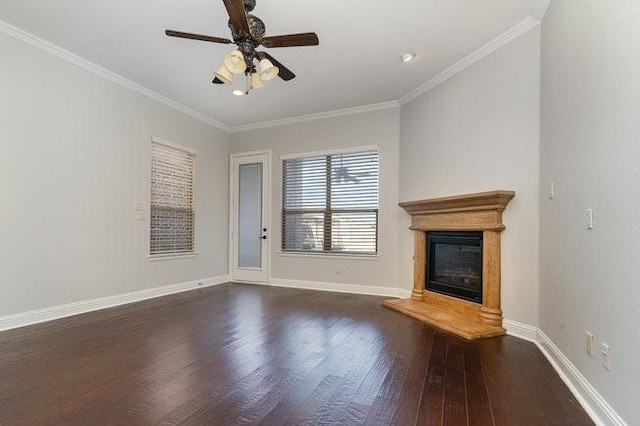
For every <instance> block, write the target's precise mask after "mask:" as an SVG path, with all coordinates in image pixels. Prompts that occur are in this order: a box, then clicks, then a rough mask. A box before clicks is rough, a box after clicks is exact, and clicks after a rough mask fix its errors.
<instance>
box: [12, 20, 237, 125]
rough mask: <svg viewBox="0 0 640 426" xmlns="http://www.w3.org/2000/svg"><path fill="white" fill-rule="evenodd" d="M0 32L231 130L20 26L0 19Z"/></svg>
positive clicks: (201, 119) (202, 119)
mask: <svg viewBox="0 0 640 426" xmlns="http://www.w3.org/2000/svg"><path fill="white" fill-rule="evenodd" d="M0 33H4V34H6V35H8V36H9V37H13V38H15V39H17V40H20V41H23V42H25V43H27V44H29V45H31V46H33V47H36V48H38V49H41V50H44V51H45V52H48V53H51V54H52V55H55V56H57V57H58V58H60V59H63V60H65V61H67V62H70V63H72V64H74V65H77V66H79V67H80V68H83V69H85V70H87V71H89V72H92V73H94V74H96V75H99V76H100V77H102V78H105V79H107V80H109V81H112V82H114V83H116V84H119V85H120V86H123V87H126V88H127V89H130V90H133V91H134V92H137V93H139V94H141V95H143V96H146V97H147V98H150V99H153V100H154V101H157V102H160V103H162V104H164V105H166V106H168V107H170V108H173V109H175V110H177V111H180V112H182V113H184V114H187V115H189V116H191V117H193V118H196V119H198V120H200V121H203V122H205V123H207V124H210V125H212V126H215V127H217V128H219V129H221V130H224V131H226V132H229V131H231V127H229V126H227V125H226V124H224V123H221V122H219V121H217V120H215V119H213V118H211V117H209V116H207V115H205V114H202V113H201V112H198V111H196V110H194V109H191V108H189V107H188V106H185V105H183V104H181V103H179V102H177V101H174V100H173V99H170V98H168V97H166V96H163V95H161V94H159V93H158V92H155V91H153V90H151V89H149V88H147V87H144V86H142V85H140V84H138V83H134V82H133V81H131V80H129V79H126V78H124V77H122V76H121V75H118V74H116V73H114V72H112V71H109V70H108V69H106V68H104V67H101V66H100V65H97V64H95V63H93V62H91V61H88V60H86V59H84V58H82V57H80V56H78V55H76V54H74V53H71V52H69V51H68V50H65V49H63V48H61V47H60V46H57V45H55V44H53V43H49V42H48V41H46V40H43V39H41V38H40V37H37V36H35V35H33V34H31V33H28V32H27V31H24V30H22V29H20V28H17V27H14V26H13V25H11V24H9V23H7V22H4V21H2V20H0Z"/></svg>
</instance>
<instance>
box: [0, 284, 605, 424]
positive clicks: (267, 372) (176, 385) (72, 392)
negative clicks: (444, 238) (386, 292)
mask: <svg viewBox="0 0 640 426" xmlns="http://www.w3.org/2000/svg"><path fill="white" fill-rule="evenodd" d="M381 300H383V298H380V297H370V296H356V295H348V294H338V293H323V292H314V291H304V290H293V289H281V288H273V287H260V286H250V285H241V284H225V285H222V286H218V287H212V288H207V289H202V290H196V291H192V292H187V293H181V294H177V295H173V296H167V297H163V298H158V299H153V300H149V301H145V302H141V303H135V304H131V305H127V306H123V307H117V308H112V309H108V310H103V311H98V312H93V313H88V314H84V315H79V316H75V317H70V318H66V319H62V320H58V321H54V322H49V323H46V324H41V325H35V326H31V327H26V328H22V329H16V330H10V331H5V332H2V333H0V425H3V426H5V425H14V424H19V425H23V424H24V425H27V424H28V425H39V424H47V425H75V424H78V425H102V424H114V425H137V424H144V425H163V424H188V425H235V424H238V425H244V424H262V425H277V426H280V425H356V424H371V425H387V424H395V425H414V424H418V425H445V424H446V425H491V424H495V425H509V426H511V425H527V426H531V425H587V424H593V423H592V422H591V421H590V420H589V418H588V416H587V415H586V413H585V412H584V410H583V409H582V408H581V407H580V406H579V405H578V403H577V402H576V400H575V398H574V397H573V396H572V395H571V393H570V392H569V390H568V389H567V388H566V386H565V385H564V384H563V383H562V381H561V380H560V378H559V377H558V375H557V374H556V373H555V371H554V370H553V368H552V367H551V366H550V365H549V364H548V363H547V361H546V359H545V358H544V356H543V355H542V354H541V353H540V352H539V351H538V349H537V348H536V347H535V345H533V344H531V343H528V342H525V341H522V340H519V339H516V338H512V337H501V338H493V339H486V340H482V341H475V342H467V341H463V340H461V339H459V338H457V337H453V336H451V335H448V334H445V333H442V332H439V331H437V330H434V329H433V328H431V327H429V326H427V325H425V324H423V323H421V322H419V321H416V320H414V319H411V318H408V317H406V316H403V315H401V314H399V313H397V312H394V311H391V310H388V309H386V308H383V307H381V306H380V301H381Z"/></svg>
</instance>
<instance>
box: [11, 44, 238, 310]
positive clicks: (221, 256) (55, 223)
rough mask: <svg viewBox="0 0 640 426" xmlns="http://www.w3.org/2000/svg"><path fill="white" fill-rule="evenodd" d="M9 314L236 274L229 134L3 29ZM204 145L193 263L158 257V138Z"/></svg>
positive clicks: (199, 162) (200, 156)
mask: <svg viewBox="0 0 640 426" xmlns="http://www.w3.org/2000/svg"><path fill="white" fill-rule="evenodd" d="M0 52H2V54H1V55H0V152H1V153H2V154H1V155H0V200H1V201H0V206H1V207H0V236H1V239H0V294H1V295H2V296H1V297H0V316H3V315H9V314H14V313H18V312H24V311H29V310H33V309H38V308H43V307H51V306H55V305H60V304H65V303H70V302H77V301H85V300H89V299H93V298H98V297H103V296H111V295H116V294H121V293H127V292H132V291H138V290H144V289H148V288H153V287H159V286H162V285H168V284H176V283H181V282H186V281H191V280H197V279H200V278H206V277H215V276H220V275H225V274H226V273H227V257H226V252H227V249H226V247H227V221H228V219H227V218H228V153H229V140H228V139H229V136H228V135H227V134H226V133H224V132H222V131H219V130H218V129H216V128H214V127H212V126H210V125H208V124H204V123H202V122H200V121H198V120H196V119H193V118H191V117H189V116H186V115H184V114H183V113H180V112H177V111H175V110H173V109H170V108H168V107H166V106H164V105H162V104H160V103H158V102H156V101H153V100H151V99H149V98H146V97H144V96H142V95H139V94H137V93H135V92H133V91H131V90H129V89H125V88H123V87H121V86H119V85H117V84H115V83H112V82H110V81H107V80H105V79H103V78H101V77H98V76H96V75H95V74H92V73H90V72H88V71H86V70H84V69H82V68H79V67H77V66H75V65H72V64H70V63H69V62H66V61H63V60H62V59H59V58H57V57H55V56H53V55H50V54H48V53H45V52H43V51H41V50H39V49H36V48H34V47H31V46H29V45H27V44H24V43H23V42H21V41H17V40H15V39H13V38H9V37H7V36H5V35H0ZM152 136H158V137H161V138H164V139H167V140H170V141H173V142H176V143H179V144H183V145H187V146H189V147H192V148H194V149H197V150H198V155H197V176H196V186H197V188H196V215H197V218H196V232H197V235H196V244H197V250H198V252H199V254H198V256H197V257H195V258H193V259H184V260H174V261H164V262H150V261H149V260H148V258H147V256H148V253H149V246H148V245H149V221H148V220H145V221H137V220H136V218H135V213H134V201H135V200H141V201H144V202H145V204H146V206H147V212H148V206H149V190H150V188H149V185H150V177H149V173H150V155H151V137H152Z"/></svg>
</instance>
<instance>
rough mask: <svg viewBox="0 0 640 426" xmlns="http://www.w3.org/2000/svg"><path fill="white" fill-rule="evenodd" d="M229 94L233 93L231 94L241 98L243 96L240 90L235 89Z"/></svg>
mask: <svg viewBox="0 0 640 426" xmlns="http://www.w3.org/2000/svg"><path fill="white" fill-rule="evenodd" d="M231 93H233V94H234V95H236V96H242V95H244V92H243V91H242V90H240V89H236V90H234V91H233V92H231Z"/></svg>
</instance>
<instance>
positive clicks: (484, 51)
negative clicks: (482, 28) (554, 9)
mask: <svg viewBox="0 0 640 426" xmlns="http://www.w3.org/2000/svg"><path fill="white" fill-rule="evenodd" d="M538 25H540V21H539V20H538V19H536V18H534V17H533V16H529V17H527V18H526V19H524V20H522V21H521V22H519V23H518V24H517V25H515V26H514V27H512V28H510V29H508V30H507V31H505V32H504V33H502V34H500V35H499V36H498V37H496V38H494V39H493V40H491V41H490V42H489V43H487V44H485V45H484V46H482V47H480V48H479V49H477V50H476V51H474V52H473V53H471V54H470V55H468V56H466V57H464V58H462V59H461V60H460V61H458V62H456V63H455V64H453V65H452V66H450V67H449V68H447V69H445V70H444V71H442V72H441V73H440V74H438V75H436V76H435V77H433V78H432V79H430V80H428V81H427V82H425V83H423V84H421V85H420V86H418V87H417V88H415V89H414V90H412V91H411V92H409V93H407V94H406V95H404V96H403V97H401V98H400V99H399V101H398V102H399V103H400V105H405V104H407V103H409V102H411V101H412V100H414V99H415V98H417V97H418V96H420V95H422V94H424V93H426V92H428V91H429V90H431V89H433V88H434V87H436V86H438V85H439V84H441V83H443V82H445V81H447V80H448V79H450V78H451V77H453V76H454V75H456V74H458V73H459V72H461V71H463V70H465V69H467V68H468V67H470V66H471V65H473V64H475V63H476V62H478V61H479V60H480V59H482V58H484V57H485V56H487V55H489V54H491V53H493V52H495V51H496V50H498V49H500V48H501V47H502V46H504V45H506V44H508V43H509V42H511V41H513V40H515V39H516V38H518V37H520V36H521V35H523V34H525V33H527V32H528V31H530V30H532V29H533V28H535V27H537V26H538Z"/></svg>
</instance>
